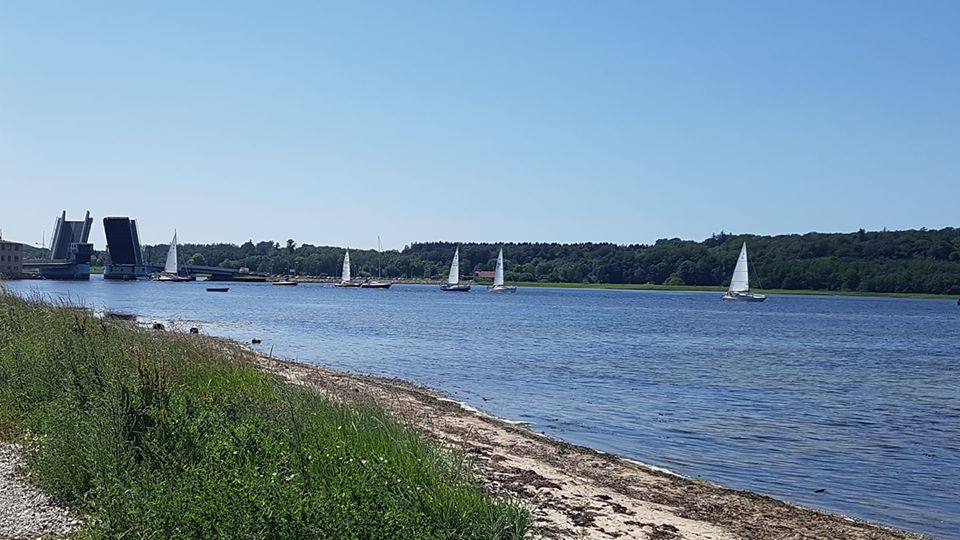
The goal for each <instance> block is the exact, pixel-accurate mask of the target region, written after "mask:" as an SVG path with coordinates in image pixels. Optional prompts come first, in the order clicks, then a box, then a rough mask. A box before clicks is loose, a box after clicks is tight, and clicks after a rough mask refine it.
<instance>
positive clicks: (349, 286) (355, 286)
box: [334, 281, 360, 289]
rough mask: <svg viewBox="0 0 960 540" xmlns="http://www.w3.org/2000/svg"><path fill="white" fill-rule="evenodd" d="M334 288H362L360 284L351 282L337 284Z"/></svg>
mask: <svg viewBox="0 0 960 540" xmlns="http://www.w3.org/2000/svg"><path fill="white" fill-rule="evenodd" d="M334 286H335V287H340V288H341V289H359V288H360V284H359V283H352V282H349V281H341V282H340V283H337V284H336V285H334Z"/></svg>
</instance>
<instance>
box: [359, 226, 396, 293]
mask: <svg viewBox="0 0 960 540" xmlns="http://www.w3.org/2000/svg"><path fill="white" fill-rule="evenodd" d="M382 256H383V247H382V246H381V245H380V237H379V236H377V279H374V280H372V281H364V282H363V283H361V284H360V288H361V289H389V288H390V286H391V285H393V283H391V282H389V281H383V277H382V276H381V274H380V262H381V258H382Z"/></svg>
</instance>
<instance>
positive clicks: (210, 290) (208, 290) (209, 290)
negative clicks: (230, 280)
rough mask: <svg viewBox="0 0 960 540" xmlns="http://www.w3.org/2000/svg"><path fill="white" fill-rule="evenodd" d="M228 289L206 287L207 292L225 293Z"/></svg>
mask: <svg viewBox="0 0 960 540" xmlns="http://www.w3.org/2000/svg"><path fill="white" fill-rule="evenodd" d="M229 290H230V287H207V292H227V291H229Z"/></svg>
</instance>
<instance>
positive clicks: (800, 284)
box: [144, 228, 960, 294]
mask: <svg viewBox="0 0 960 540" xmlns="http://www.w3.org/2000/svg"><path fill="white" fill-rule="evenodd" d="M744 241H746V242H747V247H748V250H749V253H750V267H751V272H750V275H751V282H752V283H751V284H752V285H753V286H754V287H756V288H768V289H772V288H783V289H817V290H835V291H841V290H842V291H865V292H908V293H939V294H960V229H955V228H947V229H941V230H926V229H921V230H909V231H890V232H888V231H882V232H867V231H864V230H860V231H858V232H854V233H809V234H803V235H797V234H792V235H780V236H755V235H733V234H728V233H723V232H721V233H719V234H714V235H713V236H711V237H710V238H707V239H706V240H703V241H701V242H696V241H690V240H680V239H676V238H674V239H663V240H658V241H657V242H656V243H654V244H653V245H642V244H634V245H615V244H594V243H585V244H544V243H520V244H513V243H508V244H503V245H502V247H503V253H504V258H505V259H506V277H507V280H509V281H541V282H566V283H570V282H574V283H654V284H668V285H671V284H672V285H725V284H727V283H728V282H729V279H730V273H731V272H732V271H733V267H734V265H735V263H736V259H737V252H738V250H739V249H740V245H741V243H743V242H744ZM457 245H459V246H460V269H461V272H462V273H463V274H464V275H468V274H471V273H472V272H474V271H480V270H492V269H493V267H494V264H495V262H496V256H497V250H498V249H499V248H500V247H501V245H500V244H472V243H465V244H454V243H450V242H427V243H415V244H411V245H409V246H407V247H405V248H404V249H403V250H402V251H384V252H383V254H382V257H381V261H382V266H381V268H382V274H383V275H384V276H385V277H390V278H442V277H445V276H446V274H447V271H448V268H449V265H450V259H451V257H452V256H453V251H454V248H455V247H456V246H457ZM166 252H167V246H166V245H156V246H146V247H145V248H144V256H145V259H146V260H147V261H149V262H154V263H162V262H163V260H164V258H165V257H166ZM343 252H344V250H343V248H339V247H327V246H313V245H309V244H303V245H297V244H296V242H295V241H294V240H292V239H291V240H287V241H286V242H285V243H283V244H280V243H277V242H258V243H253V242H246V243H244V244H243V245H240V246H237V245H233V244H211V245H194V244H183V245H181V246H180V249H179V254H180V261H181V262H182V263H187V264H201V265H210V266H224V267H228V268H240V267H247V268H249V269H250V270H251V271H254V272H269V273H278V274H280V273H287V272H289V271H291V270H292V271H294V272H296V273H298V274H308V275H328V276H336V275H339V274H340V265H341V262H342V260H343ZM350 258H351V261H352V263H353V270H354V274H355V275H360V276H375V275H376V274H377V259H378V257H377V252H376V251H373V250H367V251H363V250H351V251H350Z"/></svg>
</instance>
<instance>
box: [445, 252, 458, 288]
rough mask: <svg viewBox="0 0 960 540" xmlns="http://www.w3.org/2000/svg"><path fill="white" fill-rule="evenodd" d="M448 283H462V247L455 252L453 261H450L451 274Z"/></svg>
mask: <svg viewBox="0 0 960 540" xmlns="http://www.w3.org/2000/svg"><path fill="white" fill-rule="evenodd" d="M447 283H449V284H450V285H456V284H457V283H460V248H457V251H455V252H454V253H453V262H452V263H450V275H449V276H447Z"/></svg>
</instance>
